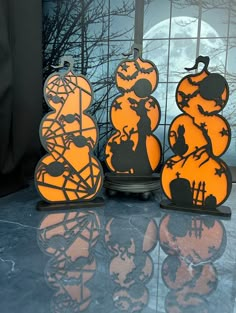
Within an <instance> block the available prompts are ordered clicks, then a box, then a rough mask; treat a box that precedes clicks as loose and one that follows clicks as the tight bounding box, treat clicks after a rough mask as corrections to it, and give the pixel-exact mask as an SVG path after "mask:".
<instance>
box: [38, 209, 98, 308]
mask: <svg viewBox="0 0 236 313" xmlns="http://www.w3.org/2000/svg"><path fill="white" fill-rule="evenodd" d="M99 235H100V220H99V217H98V215H97V214H96V213H95V212H94V211H86V212H82V211H81V212H79V213H78V212H70V213H68V214H65V213H59V214H50V215H48V216H47V217H46V218H45V219H44V220H43V221H42V223H41V224H40V226H39V230H38V235H37V238H38V244H39V247H40V248H41V249H42V251H43V252H44V253H46V254H47V255H49V256H50V257H51V259H50V260H49V262H48V264H47V266H46V269H45V279H46V281H47V283H48V284H49V286H50V287H51V288H53V290H54V291H55V294H54V296H53V299H52V302H51V309H52V310H51V312H55V313H57V312H71V313H72V312H74V313H76V312H83V311H85V310H86V309H87V308H88V306H89V305H90V303H91V301H92V293H91V290H90V288H89V287H88V282H91V280H92V279H93V276H94V275H95V272H96V267H97V265H96V259H95V257H94V255H93V251H92V250H93V248H94V246H95V245H96V243H97V240H98V238H99Z"/></svg>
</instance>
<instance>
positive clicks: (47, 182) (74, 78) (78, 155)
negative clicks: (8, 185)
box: [35, 57, 103, 203]
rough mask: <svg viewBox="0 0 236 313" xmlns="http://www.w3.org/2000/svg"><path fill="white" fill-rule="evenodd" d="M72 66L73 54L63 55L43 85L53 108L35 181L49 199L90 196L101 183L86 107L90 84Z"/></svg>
mask: <svg viewBox="0 0 236 313" xmlns="http://www.w3.org/2000/svg"><path fill="white" fill-rule="evenodd" d="M66 65H67V68H66ZM72 67H73V59H72V58H70V57H64V58H62V60H61V64H60V65H59V66H57V67H55V68H58V72H56V73H53V74H52V75H50V76H49V77H48V79H47V80H46V82H45V85H44V96H45V100H46V102H47V104H48V105H49V107H50V108H51V109H52V111H50V112H49V113H48V114H47V115H46V116H45V117H44V118H43V120H42V122H41V125H40V139H41V142H42V145H43V147H44V148H45V150H46V151H47V152H48V154H47V155H46V156H44V157H43V158H42V159H41V160H40V161H39V162H38V165H37V167H36V170H35V184H36V188H37V190H38V192H39V194H40V195H41V196H42V198H43V199H44V200H45V201H46V202H49V203H52V202H53V203H55V202H61V203H69V202H85V201H88V200H92V199H94V198H95V197H96V195H97V193H98V192H99V191H100V189H101V187H102V183H103V171H102V167H101V165H100V162H99V161H98V159H97V158H96V157H95V156H94V155H93V150H94V148H95V145H96V142H97V140H98V129H97V126H96V123H95V121H94V120H93V118H92V117H91V116H89V115H88V113H87V109H88V108H89V106H90V105H91V102H92V100H93V92H92V88H91V85H90V83H89V81H88V80H87V79H86V78H85V77H84V76H83V75H76V74H75V73H74V72H73V70H72Z"/></svg>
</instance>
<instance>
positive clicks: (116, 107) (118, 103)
mask: <svg viewBox="0 0 236 313" xmlns="http://www.w3.org/2000/svg"><path fill="white" fill-rule="evenodd" d="M112 107H113V108H114V109H115V110H116V111H117V110H122V108H121V102H117V101H115V102H114V103H113V104H112Z"/></svg>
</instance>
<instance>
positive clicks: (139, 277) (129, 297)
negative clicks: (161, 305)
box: [105, 216, 157, 313]
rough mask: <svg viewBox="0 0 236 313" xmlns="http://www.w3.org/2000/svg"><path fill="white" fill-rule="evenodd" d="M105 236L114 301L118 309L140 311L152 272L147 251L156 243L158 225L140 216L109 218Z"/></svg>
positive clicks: (143, 305)
mask: <svg viewBox="0 0 236 313" xmlns="http://www.w3.org/2000/svg"><path fill="white" fill-rule="evenodd" d="M121 227H122V232H121ZM105 240H106V243H107V246H108V248H109V250H110V251H111V253H112V259H111V261H110V275H111V277H112V280H113V283H114V288H113V301H114V305H115V307H117V308H118V309H119V310H121V311H125V312H129V313H132V312H141V310H142V309H143V308H144V307H146V305H147V303H148V300H149V293H148V289H147V288H146V286H145V285H146V284H147V283H148V282H149V281H150V279H151V277H152V274H153V261H152V259H151V257H150V256H149V253H150V252H151V251H152V250H153V249H154V248H155V246H156V243H157V225H156V223H155V221H154V220H153V219H146V220H145V219H144V218H143V216H142V218H141V217H132V218H129V219H128V220H124V219H121V220H119V219H115V218H111V219H110V220H109V221H108V222H107V225H106V235H105Z"/></svg>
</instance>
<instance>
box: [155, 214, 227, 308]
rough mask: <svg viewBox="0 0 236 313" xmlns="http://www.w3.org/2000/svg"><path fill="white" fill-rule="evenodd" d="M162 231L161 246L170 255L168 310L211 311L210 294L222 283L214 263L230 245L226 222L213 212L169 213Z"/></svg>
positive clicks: (166, 280) (167, 263)
mask: <svg viewBox="0 0 236 313" xmlns="http://www.w3.org/2000/svg"><path fill="white" fill-rule="evenodd" d="M159 231H160V232H159V239H160V245H161V248H162V249H163V251H164V252H165V253H166V254H167V255H168V256H167V257H166V258H165V260H164V261H163V264H162V269H161V272H162V279H163V281H164V283H165V285H166V286H167V288H168V289H170V291H169V292H168V294H167V296H166V299H165V308H166V312H167V313H184V312H190V311H191V312H203V313H208V312H209V306H208V301H207V297H208V296H209V295H210V294H211V293H212V292H214V290H215V289H216V288H217V284H218V279H217V271H216V268H215V266H214V264H213V263H214V261H216V260H217V259H219V258H220V257H221V256H222V254H223V253H224V251H225V247H226V233H225V229H224V225H223V224H222V222H221V221H219V220H216V219H215V218H213V217H209V216H198V215H196V216H191V215H183V214H182V215H181V216H180V215H175V214H172V215H170V214H166V215H165V216H164V217H163V218H162V220H161V222H160V227H159Z"/></svg>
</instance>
